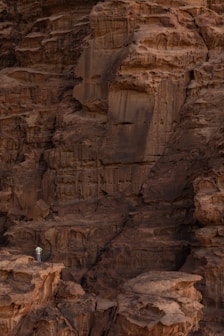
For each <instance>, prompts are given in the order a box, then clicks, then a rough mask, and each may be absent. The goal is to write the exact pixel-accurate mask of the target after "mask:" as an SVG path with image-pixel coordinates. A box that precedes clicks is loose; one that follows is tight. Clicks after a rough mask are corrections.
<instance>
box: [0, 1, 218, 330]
mask: <svg viewBox="0 0 224 336" xmlns="http://www.w3.org/2000/svg"><path fill="white" fill-rule="evenodd" d="M95 3H96V1H84V2H83V1H82V2H81V1H67V2H65V1H53V0H52V1H48V2H46V3H43V2H40V1H35V2H32V3H31V2H30V1H27V0H18V1H14V2H12V1H7V2H6V1H0V25H1V28H2V29H1V32H0V39H1V48H0V56H1V57H0V59H1V60H0V68H1V69H2V70H1V71H0V79H1V81H0V130H1V133H0V136H1V141H0V154H1V174H0V176H1V179H0V186H1V191H0V214H1V217H0V219H1V220H0V231H1V233H2V237H1V244H2V245H3V244H4V245H8V248H9V250H10V251H11V253H15V254H18V253H27V254H29V255H33V252H34V250H35V247H36V245H39V244H41V245H42V247H43V249H44V255H43V257H44V259H45V261H53V262H63V263H64V264H65V266H66V267H65V269H64V270H63V272H62V278H63V279H64V281H68V280H72V281H74V280H75V281H80V282H81V283H82V284H83V286H85V289H86V290H87V291H89V292H94V293H96V294H97V295H101V296H103V297H104V298H107V299H110V300H112V299H115V298H117V294H118V292H120V291H122V288H123V287H122V286H123V284H124V283H125V282H126V281H128V279H130V278H133V277H136V276H138V275H139V274H141V273H143V272H148V271H149V270H157V271H177V270H178V269H180V267H182V265H183V264H184V262H185V259H186V256H187V254H189V253H190V252H191V256H192V259H193V262H192V263H190V262H187V264H186V265H185V267H186V269H188V271H189V272H195V273H197V271H198V273H200V274H202V276H203V277H204V280H203V281H204V282H202V283H203V284H204V286H205V288H203V286H201V288H200V289H201V290H202V292H203V296H204V298H203V301H204V303H205V305H206V309H207V308H208V309H207V310H209V307H210V306H211V307H212V308H213V307H214V306H215V307H216V308H219V309H221V308H222V304H221V302H222V294H221V292H222V289H221V285H220V286H219V283H220V284H221V282H220V281H221V280H220V279H221V278H220V268H219V267H220V266H219V262H220V261H221V260H220V259H219V258H221V257H217V255H218V253H221V252H218V250H219V251H220V245H219V243H220V244H221V242H220V240H219V239H216V238H215V241H216V243H217V249H216V250H215V251H214V250H212V255H211V259H210V260H211V261H210V262H209V265H211V264H212V263H213V262H212V258H216V257H217V259H215V260H217V263H216V265H217V272H216V271H214V272H213V273H212V276H211V279H212V280H211V281H210V280H209V276H210V275H208V274H207V275H205V273H204V271H202V270H201V268H200V267H201V265H200V267H194V266H193V264H194V262H195V264H197V263H198V259H200V258H201V257H198V256H199V254H200V253H199V252H195V254H194V251H196V250H194V244H195V240H194V239H193V236H194V232H195V230H196V229H197V228H198V226H200V225H201V223H200V222H202V223H203V220H201V217H202V218H204V214H200V212H201V210H202V209H203V206H205V207H206V197H205V198H204V199H203V201H202V198H200V197H201V196H200V197H199V198H198V199H199V201H197V202H199V204H201V208H198V203H197V204H196V216H197V219H195V217H194V190H193V181H194V180H195V178H197V177H198V176H206V174H207V172H208V171H209V170H211V169H212V168H214V167H215V168H217V169H218V168H219V167H220V166H221V165H222V164H223V158H222V156H223V140H222V139H223V128H222V123H223V32H224V26H223V13H224V7H223V4H222V1H221V0H216V1H206V0H196V1H194V2H193V3H192V1H190V0H184V1H180V0H176V1H169V0H162V1H158V2H155V1H146V0H145V1H140V0H139V1H132V0H129V1H128V0H120V1H115V0H108V1H104V2H98V3H97V5H96V6H94V5H95ZM216 196H217V195H216ZM216 198H217V197H216ZM217 199H218V203H219V205H218V206H217V205H216V206H214V207H213V208H212V209H211V216H210V217H209V216H208V218H207V222H206V223H205V224H203V225H211V224H214V218H216V220H217V218H221V216H220V214H219V212H218V211H220V208H221V207H222V205H221V201H220V199H221V198H220V195H218V198H217ZM209 202H210V199H209ZM214 202H215V201H214ZM214 210H215V214H214ZM206 216H207V215H206ZM199 221H200V222H199ZM217 230H218V231H217ZM208 231H209V230H207V231H206V229H205V228H204V230H203V231H198V233H197V238H198V241H200V244H202V245H203V244H204V240H206V239H207V238H205V236H206V237H208V240H209V241H212V244H213V242H214V237H213V238H212V239H211V235H212V236H213V235H214V231H213V230H210V231H209V232H210V233H209V232H208ZM211 231H212V233H211ZM215 232H216V233H215V237H216V236H220V235H221V232H222V230H221V228H220V227H219V228H218V229H217V228H216V229H215ZM217 232H218V233H217ZM200 237H202V238H200ZM206 241H207V240H206ZM217 241H218V242H217ZM216 243H215V244H216ZM200 244H199V245H200ZM197 253H199V254H197ZM203 253H205V252H203ZM203 253H202V254H203ZM202 259H203V258H202ZM202 259H200V262H202V264H203V260H204V259H203V260H202ZM188 260H190V258H188ZM200 262H199V264H200ZM112 265H113V267H112ZM189 265H190V266H189ZM203 265H204V264H203ZM209 268H210V266H209V267H208V268H206V270H208V269H209ZM209 272H210V270H209V271H208V273H209ZM209 274H211V273H209ZM212 283H213V284H215V286H217V288H216V290H217V294H216V296H215V299H214V298H211V297H212V295H211V292H212V290H213V289H214V288H213V286H214V285H212ZM160 294H161V293H160ZM161 295H162V294H161ZM91 300H92V299H91ZM91 302H93V305H94V302H95V301H94V300H93V301H91ZM84 306H85V305H84ZM137 306H138V303H136V307H137ZM52 307H53V306H52ZM78 307H80V306H79V305H77V304H75V308H74V309H75V311H77V310H78ZM109 307H110V309H111V310H112V311H113V309H114V308H112V307H114V306H113V304H112V306H111V304H109ZM79 309H80V310H81V308H79ZM68 310H70V307H69V308H68ZM83 310H85V309H84V308H83ZM46 311H47V313H46V314H47V315H48V316H49V321H52V322H47V318H46V317H43V318H42V317H41V314H42V313H41V314H40V315H38V314H36V313H35V314H34V315H32V313H31V314H30V315H29V316H27V320H25V321H24V324H23V325H22V324H21V326H20V328H21V329H20V330H21V331H20V332H21V334H22V333H24V330H26V329H27V330H33V329H32V328H33V324H35V328H37V325H38V319H42V322H43V325H45V326H46V328H47V330H48V327H49V325H51V326H52V328H53V329H52V330H54V331H52V332H53V333H59V330H60V325H61V324H63V323H64V322H63V319H62V320H61V319H60V317H59V315H60V314H59V315H58V312H57V311H55V310H54V308H52V309H51V308H50V307H48V308H47V310H45V312H46ZM90 311H91V312H92V310H91V309H90ZM110 313H111V311H110ZM111 314H112V315H113V313H111ZM90 315H91V313H90ZM105 315H106V316H108V315H107V313H105ZM109 315H110V314H109ZM146 315H147V314H146ZM38 316H39V317H38ZM99 316H100V318H102V316H104V313H102V314H101V315H99ZM209 316H210V317H209V318H207V317H206V318H207V319H208V320H209V323H211V322H212V321H213V322H222V320H221V319H220V320H218V321H217V319H215V317H214V316H212V314H210V315H209ZM110 317H111V315H110ZM57 318H58V321H60V323H58V326H55V324H54V322H53V321H54V320H55V319H57ZM197 318H198V319H199V315H198V317H197ZM193 319H194V318H193ZM106 321H107V322H108V320H107V319H106ZM69 323H70V322H69ZM197 323H198V321H197ZM197 323H196V324H197ZM187 324H188V322H187ZM196 324H195V325H196ZM84 325H85V322H83V328H84ZM170 326H171V325H170ZM30 328H31V329H30ZM54 328H55V329H54ZM58 328H59V329H58ZM66 328H68V329H66ZM69 328H70V329H69ZM116 328H118V327H116ZM119 328H121V329H119V330H122V331H119V332H121V333H122V332H124V331H123V330H125V329H123V328H126V327H123V326H122V327H119ZM128 328H129V324H128ZM175 328H176V329H175ZM175 328H174V329H172V326H171V327H170V328H169V330H170V333H171V334H172V333H173V332H177V330H178V332H179V331H180V330H181V328H182V329H183V330H182V331H180V332H182V333H184V335H185V334H186V335H187V334H189V333H190V330H191V329H187V327H186V328H185V327H183V325H181V323H178V326H176V327H175ZM184 328H185V329H184ZM201 328H202V329H201V331H199V332H201V333H202V335H205V333H208V335H209V336H211V335H212V331H211V332H210V334H209V331H208V328H207V327H206V328H204V329H203V325H202V326H201ZM87 330H89V329H88V327H87V329H86V330H84V331H82V333H83V335H85V333H86V334H88V332H87ZM116 330H118V329H116ZM41 332H43V329H40V331H39V333H40V334H41ZM63 332H67V333H68V334H69V333H70V334H71V335H73V332H74V331H73V330H72V328H71V327H70V326H69V324H67V322H65V331H63ZM117 332H118V331H117ZM160 332H161V330H160ZM166 332H167V333H168V332H169V331H168V329H166ZM203 333H204V334H203ZM41 335H43V333H42V334H41ZM62 335H63V333H62ZM97 335H99V333H98V334H97ZM143 335H144V333H143ZM159 335H161V334H159ZM206 336H207V335H206Z"/></svg>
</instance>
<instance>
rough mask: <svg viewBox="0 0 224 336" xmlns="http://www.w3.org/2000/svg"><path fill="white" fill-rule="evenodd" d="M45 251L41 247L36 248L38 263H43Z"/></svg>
mask: <svg viewBox="0 0 224 336" xmlns="http://www.w3.org/2000/svg"><path fill="white" fill-rule="evenodd" d="M42 251H43V249H42V248H41V247H39V246H37V247H36V256H37V262H41V253H42Z"/></svg>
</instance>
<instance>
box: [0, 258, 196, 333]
mask: <svg viewBox="0 0 224 336" xmlns="http://www.w3.org/2000/svg"><path fill="white" fill-rule="evenodd" d="M62 269H63V265H60V264H56V263H54V264H50V263H38V262H36V261H35V260H34V259H33V258H32V257H27V256H23V255H20V256H15V255H11V254H9V253H1V262H0V297H1V309H0V331H1V333H2V334H4V335H16V336H20V335H21V336H22V335H23V336H28V335H34V334H35V335H42V336H45V335H50V336H55V335H60V336H65V335H66V336H68V335H69V336H73V335H77V334H78V335H82V336H86V335H93V336H100V335H105V332H106V333H107V335H111V336H112V335H115V334H116V335H127V333H128V334H129V335H136V334H138V335H148V334H149V333H150V335H152V336H156V335H161V336H162V335H164V336H165V335H174V334H175V335H188V333H189V331H191V330H197V329H198V321H199V320H200V315H201V310H202V305H201V304H200V300H201V295H200V293H199V292H198V291H197V290H196V289H195V288H194V284H195V282H198V281H200V280H201V277H200V276H197V275H190V274H185V273H180V272H150V273H145V274H143V275H140V276H138V277H137V278H134V279H132V280H130V281H128V282H127V283H126V284H125V285H124V286H123V288H122V293H121V294H120V295H119V296H118V297H117V298H116V300H114V301H110V300H106V299H105V298H101V297H97V296H95V295H92V294H87V293H85V292H84V290H83V289H82V287H81V286H80V285H79V284H77V283H75V282H74V281H72V282H71V281H66V282H64V281H62V280H60V273H61V271H62Z"/></svg>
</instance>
